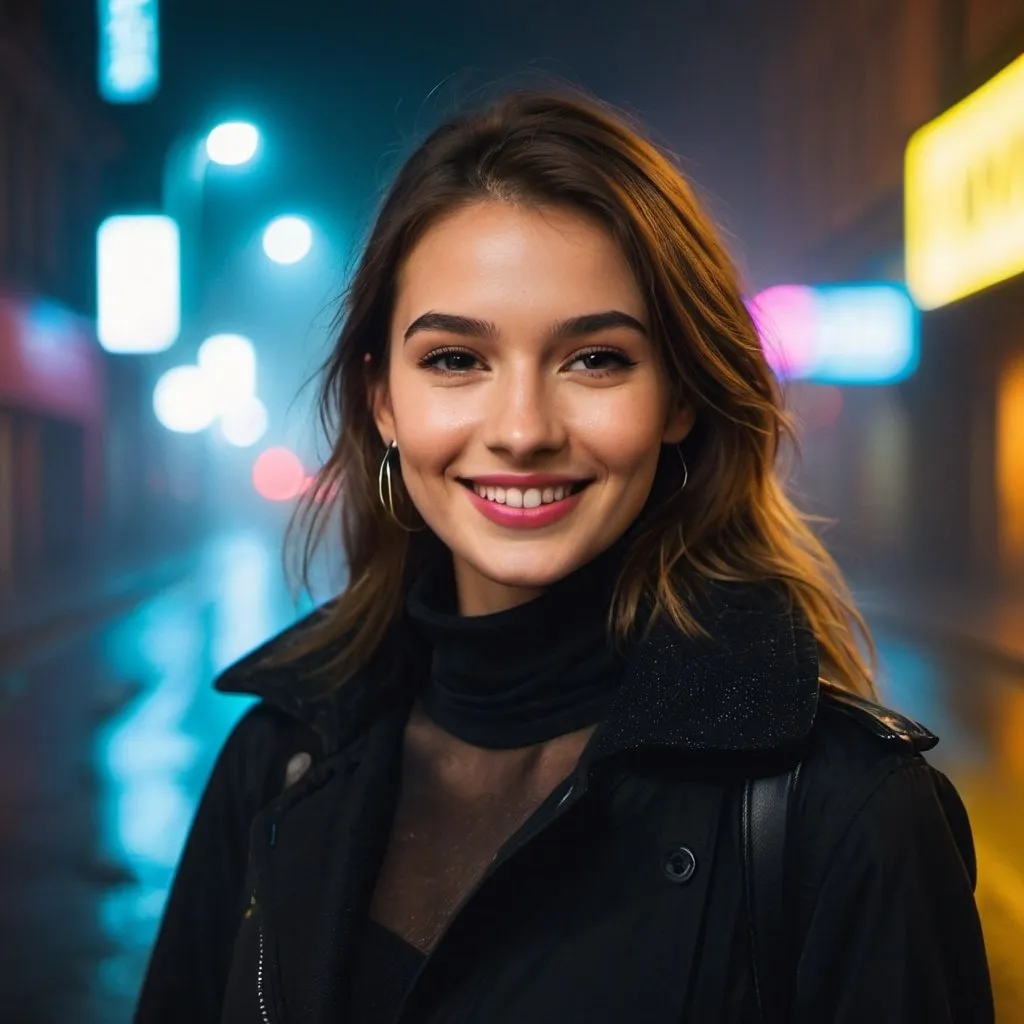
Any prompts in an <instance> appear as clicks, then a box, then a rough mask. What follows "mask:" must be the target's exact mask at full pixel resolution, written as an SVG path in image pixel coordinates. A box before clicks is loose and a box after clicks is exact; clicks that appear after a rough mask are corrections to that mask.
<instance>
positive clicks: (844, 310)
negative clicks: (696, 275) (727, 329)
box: [750, 284, 920, 384]
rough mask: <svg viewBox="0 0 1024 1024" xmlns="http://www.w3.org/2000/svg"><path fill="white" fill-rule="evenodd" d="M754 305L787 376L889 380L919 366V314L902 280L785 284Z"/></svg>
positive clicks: (772, 357)
mask: <svg viewBox="0 0 1024 1024" xmlns="http://www.w3.org/2000/svg"><path fill="white" fill-rule="evenodd" d="M750 310H751V313H752V315H753V317H754V322H755V324H756V325H757V329H758V333H759V334H760V336H761V339H762V344H763V345H764V348H765V355H766V356H767V358H768V362H769V364H770V365H771V367H772V369H773V370H774V371H775V372H776V373H777V374H778V376H779V377H781V378H783V379H786V380H814V381H818V382H820V383H831V384H888V383H893V382H895V381H898V380H902V379H903V378H905V377H908V376H910V374H912V373H913V372H914V370H915V369H916V368H917V362H918V351H919V344H920V316H919V314H918V311H917V309H916V307H915V306H914V304H913V302H912V301H911V300H910V296H909V295H908V294H907V292H906V291H905V290H904V289H903V288H901V287H899V286H897V285H891V284H858V285H828V286H823V287H816V288H811V287H805V286H801V285H780V286H779V287H776V288H769V289H767V290H766V291H763V292H761V293H760V294H759V295H757V296H755V297H754V299H753V300H752V302H751V303H750Z"/></svg>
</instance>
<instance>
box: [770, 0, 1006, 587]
mask: <svg viewBox="0 0 1024 1024" xmlns="http://www.w3.org/2000/svg"><path fill="white" fill-rule="evenodd" d="M763 28H764V30H765V32H766V35H768V37H769V42H768V44H767V45H766V46H765V53H766V57H765V58H764V60H763V62H762V66H761V75H762V89H761V96H762V102H761V116H760V124H761V132H760V138H759V150H760V153H761V161H760V166H761V168H762V183H761V187H762V189H763V196H764V201H763V208H764V215H763V216H764V220H763V231H762V232H761V241H760V245H759V253H758V255H759V259H758V261H757V265H758V266H759V267H761V268H767V267H770V268H771V271H770V274H767V273H765V272H764V271H763V270H762V272H761V274H760V275H757V274H755V277H756V282H755V283H756V284H757V285H758V286H759V287H764V286H767V285H772V284H781V283H793V282H799V283H811V284H814V283H825V282H841V281H865V280H868V281H870V280H887V281H902V280H903V278H904V243H905V239H904V156H905V152H906V147H907V143H908V140H909V139H910V137H911V135H912V134H913V133H914V132H915V131H916V130H917V129H918V128H920V127H921V126H922V125H924V124H925V123H927V122H929V121H931V120H932V119H934V118H935V117H937V116H938V115H939V114H941V113H942V112H943V111H945V110H947V109H948V108H950V107H951V106H953V105H954V104H956V103H957V102H959V101H960V100H961V99H963V98H964V97H966V96H967V95H968V94H970V93H971V92H973V91H974V90H975V89H976V88H978V87H979V86H980V85H982V84H983V83H985V82H986V81H988V80H989V79H990V78H992V76H993V75H995V74H996V73H997V72H999V71H1000V69H1001V68H1003V67H1004V66H1006V65H1007V64H1009V63H1010V62H1011V61H1013V60H1014V59H1015V58H1017V57H1019V56H1020V55H1021V54H1022V53H1024V4H1021V3H1020V0H897V2H885V0H852V2H851V3H848V4H821V3H817V2H815V0H791V2H790V3H788V4H784V5H782V6H781V9H773V17H772V20H771V24H770V25H766V26H763ZM1017 152H1019V154H1020V156H1019V160H1022V161H1024V144H1021V145H1020V146H1018V147H1017ZM1017 177H1018V180H1019V181H1020V182H1022V183H1024V167H1020V168H1018V169H1017ZM1021 187H1022V188H1024V184H1022V186H1021ZM823 391H824V396H823V394H822V392H823ZM792 399H793V406H794V411H795V413H796V415H797V418H798V419H800V420H803V421H804V422H805V423H806V425H807V426H808V427H809V428H811V429H806V430H805V431H804V434H803V448H804V463H803V468H802V470H801V475H800V477H799V478H798V479H799V486H800V487H801V488H802V489H804V490H806V491H807V492H808V493H811V494H813V495H814V496H815V500H816V503H817V508H816V511H819V512H821V513H823V514H825V515H827V516H828V517H830V518H833V519H835V520H836V525H835V527H834V528H833V531H832V534H831V539H832V541H833V544H834V546H835V547H836V548H837V550H838V551H839V554H840V557H841V559H843V560H844V561H845V562H846V563H847V567H848V568H850V569H851V571H852V572H853V573H854V575H855V576H857V575H859V576H862V577H867V578H871V579H880V580H886V579H887V578H888V577H893V578H895V579H897V580H898V579H899V578H904V577H906V576H908V575H910V576H912V577H913V578H915V579H920V580H929V581H935V582H938V583H946V584H949V585H953V586H964V585H974V586H981V587H987V586H999V587H1006V588H1010V589H1015V588H1018V587H1021V586H1024V440H1022V438H1024V277H1020V276H1018V277H1017V278H1014V279H1011V280H1008V281H1005V282H1003V283H1001V284H997V285H995V286H993V287H990V288H988V289H985V290H984V291H981V292H978V293H977V294H974V295H971V296H969V297H967V298H965V299H962V300H960V301H958V302H955V303H952V304H950V305H948V306H944V307H943V308H939V309H935V310H931V311H927V312H925V313H924V314H923V317H922V336H921V359H920V365H919V367H918V370H917V372H916V373H915V374H914V375H913V376H912V377H910V378H909V379H908V380H906V381H904V382H902V383H899V384H894V385H889V386H884V387H843V388H840V389H821V388H816V387H813V386H800V387H795V388H793V392H792ZM822 407H825V408H826V409H828V410H830V412H829V414H828V415H827V416H825V417H824V419H823V418H822V414H821V412H820V410H821V408H822ZM837 410H838V411H837Z"/></svg>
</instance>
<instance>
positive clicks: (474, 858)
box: [370, 777, 560, 952]
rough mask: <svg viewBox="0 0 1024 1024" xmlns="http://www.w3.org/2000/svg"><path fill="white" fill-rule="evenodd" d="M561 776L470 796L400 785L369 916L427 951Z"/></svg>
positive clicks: (428, 784) (435, 786)
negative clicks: (400, 788) (503, 848)
mask: <svg viewBox="0 0 1024 1024" xmlns="http://www.w3.org/2000/svg"><path fill="white" fill-rule="evenodd" d="M559 781H560V779H559V778H554V777H552V778H550V779H549V778H533V779H529V780H523V781H522V782H520V783H519V784H516V785H511V786H507V787H505V788H502V789H501V790H499V791H496V792H492V793H486V792H484V793H477V794H473V795H467V794H466V793H464V792H461V791H459V790H458V789H453V788H452V787H450V786H445V785H444V784H443V783H440V782H438V781H437V780H436V779H435V780H432V781H430V780H423V779H416V778H408V777H407V778H406V779H405V780H403V786H402V790H401V793H400V796H399V800H398V805H397V808H396V812H395V818H394V822H393V825H392V828H391V834H390V837H389V840H388V844H387V848H386V851H385V855H384V859H383V862H382V864H381V870H380V874H379V876H378V878H377V882H376V886H375V888H374V892H373V898H372V902H371V908H370V915H371V917H372V918H373V919H374V920H375V921H377V922H378V923H379V924H382V925H384V926H385V927H387V928H389V929H390V930H391V931H393V932H395V933H396V934H398V935H400V936H402V938H404V939H405V940H406V941H407V942H409V943H411V944H412V945H414V946H416V947H417V948H418V949H420V950H423V951H424V952H429V951H430V950H431V949H433V947H434V946H435V944H436V943H437V941H438V939H439V938H440V936H441V935H442V933H443V932H444V931H445V929H446V927H447V925H448V923H449V921H450V920H451V919H452V918H453V917H454V915H455V914H456V913H457V911H458V909H459V907H460V906H461V905H462V903H463V902H464V901H465V900H466V898H467V896H469V894H470V893H471V892H472V891H473V889H474V888H475V887H476V885H477V884H478V883H479V881H480V880H481V878H482V877H483V876H484V874H485V873H486V871H487V869H488V867H489V866H490V865H491V864H492V863H493V862H494V860H495V858H496V856H497V854H498V852H499V851H500V850H501V848H502V847H503V846H504V845H505V843H506V842H508V840H509V839H510V838H511V837H512V836H513V835H515V833H516V832H517V831H518V830H519V829H520V828H521V827H522V826H523V825H524V824H525V823H526V822H527V821H528V820H529V819H530V818H531V816H532V815H533V814H534V813H535V812H536V810H537V808H538V807H539V806H540V805H541V804H542V803H543V801H544V800H545V798H546V797H547V796H548V795H549V793H550V792H551V790H552V789H554V787H555V786H556V785H557V784H558V782H559Z"/></svg>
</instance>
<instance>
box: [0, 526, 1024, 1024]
mask: <svg viewBox="0 0 1024 1024" xmlns="http://www.w3.org/2000/svg"><path fill="white" fill-rule="evenodd" d="M280 565H281V562H280V556H279V552H278V550H277V548H276V547H275V546H274V545H273V544H271V543H269V542H267V541H265V540H263V539H261V538H260V537H259V536H257V535H239V536H236V537H232V538H230V539H228V540H225V541H223V542H220V543H218V544H217V545H215V546H212V547H211V548H210V549H209V550H208V551H206V552H205V553H204V555H203V556H202V559H201V561H200V568H199V570H198V571H195V572H192V573H190V574H188V575H187V576H184V577H183V578H180V579H179V580H178V581H177V582H174V583H171V584H169V585H164V586H162V587H161V588H160V589H159V590H158V591H157V592H155V593H153V594H152V595H151V596H149V597H146V598H142V599H140V600H138V603H135V604H132V605H131V606H126V605H125V603H124V602H121V603H119V604H116V605H115V606H113V607H112V608H111V609H110V611H109V613H107V614H103V613H101V612H98V611H97V610H96V609H93V610H92V612H91V613H90V614H88V615H87V616H85V617H84V618H82V619H81V620H80V621H79V622H77V623H76V622H73V621H71V622H65V623H63V625H62V627H61V630H60V632H59V633H58V632H55V633H54V634H53V635H49V636H47V635H45V634H39V631H38V630H37V631H36V633H37V635H36V637H35V640H34V641H33V643H31V644H25V645H21V646H19V647H18V648H17V650H16V651H14V652H13V653H10V651H9V648H5V647H0V879H2V882H0V935H2V936H3V941H2V942H0V986H2V990H3V993H4V996H3V1004H2V1010H0V1019H2V1020H3V1021H4V1022H7V1021H10V1022H11V1024H37V1022H39V1024H42V1022H47V1024H49V1022H55V1024H56V1022H60V1024H65V1022H68V1021H75V1022H76V1024H119V1022H122V1021H127V1020H128V1018H129V1014H130V1008H131V1006H132V1003H133V1000H134V996H135V993H136V990H137V986H138V984H139V981H140V976H141V972H142V971H143V969H144V965H145V960H146V955H147V951H148V948H149V945H150V942H151V941H152V938H153V934H154V930H155V928H156V925H157V922H158V920H159V916H160V913H161V908H162V904H163V900H164V898H165V894H166V891H167V887H168V884H169V881H170V878H171V873H172V870H173V866H174V863H175V860H176V858H177V855H178V853H179V850H180V847H181V844H182V842H183V839H184V837H185V833H186V829H187V827H188V823H189V820H190V817H191V814H192V812H193V809H194V807H195V803H196V800H197V798H198V795H199V793H200V790H201V787H202V785H203V782H204V780H205V778H206V776H207V774H208V772H209V770H210V767H211V764H212V760H213V758H214V756H215V754H216V751H217V749H218V747H219V745H220V743H221V742H222V740H223V739H224V737H225V735H226V734H227V732H228V731H229V729H230V728H231V725H232V723H233V722H234V721H235V720H236V719H237V718H238V716H239V715H240V714H241V713H242V711H243V710H244V708H245V707H246V702H245V701H244V700H241V699H238V698H228V697H224V696H219V695H216V694H214V693H213V691H212V690H211V688H210V681H211V679H212V677H213V676H214V674H215V673H217V672H218V671H219V670H220V669H221V668H223V667H224V666H226V665H227V664H229V663H230V662H231V661H232V660H234V659H235V658H236V657H238V656H239V655H241V654H243V653H245V652H246V651H247V650H249V649H250V648H252V647H253V646H254V645H255V644H257V643H258V642H259V641H261V640H262V639H263V638H265V637H266V636H268V635H270V634H271V633H273V632H275V631H276V630H278V629H279V628H281V627H283V626H284V625H286V624H287V623H288V622H289V621H291V620H292V619H293V618H294V617H295V615H296V614H297V610H296V609H295V607H294V605H293V603H292V601H291V599H290V597H289V596H288V594H287V591H286V589H285V587H284V585H283V583H282V581H281V568H280ZM879 641H880V646H881V651H882V656H883V661H884V668H885V676H886V682H885V690H886V695H887V699H888V700H889V701H890V702H891V703H892V704H894V705H895V706H897V707H899V708H900V709H902V710H904V711H905V712H907V713H908V714H910V715H912V716H914V717H916V718H919V719H921V720H922V721H923V722H925V723H926V724H927V725H929V726H930V727H931V728H932V729H933V730H935V731H936V732H938V733H939V734H940V735H941V737H942V743H941V745H940V747H939V748H938V749H937V750H936V752H935V757H934V760H935V761H936V763H938V764H939V765H940V766H941V767H942V768H943V769H944V770H946V771H948V772H949V774H951V775H952V777H953V778H954V780H955V781H956V783H957V784H958V785H959V787H960V789H961V792H962V793H963V794H964V796H965V798H966V800H967V803H968V805H969V809H970V811H971V814H972V817H973V822H974V828H975V834H976V838H977V846H978V852H979V859H980V863H981V880H980V884H979V902H980V905H981V908H982V912H983V915H984V919H985V927H986V932H987V937H988V942H989V948H990V955H991V962H992V969H993V974H994V978H995V983H996V990H997V1001H998V1004H999V1015H998V1019H999V1020H1001V1021H1007V1022H1013V1021H1024V978H1022V977H1021V972H1020V970H1019V950H1020V948H1021V944H1022V941H1024V818H1022V816H1021V813H1020V809H1021V807H1022V806H1024V666H1022V669H1021V674H1020V675H1016V674H1015V673H1014V670H1013V668H1012V666H1010V665H1008V664H1005V663H1002V664H1001V663H999V662H997V661H995V660H991V661H988V660H986V659H985V658H984V657H983V656H980V655H978V654H974V655H970V654H967V653H964V652H962V651H961V652H959V653H958V651H957V649H955V648H952V647H951V648H949V649H947V648H946V647H945V646H944V645H941V644H938V643H933V642H927V641H923V640H919V639H918V640H911V639H909V638H907V637H902V636H899V635H895V634H892V633H881V634H880V635H879ZM5 651H7V652H8V653H4V652H5ZM5 659H6V660H5Z"/></svg>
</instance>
